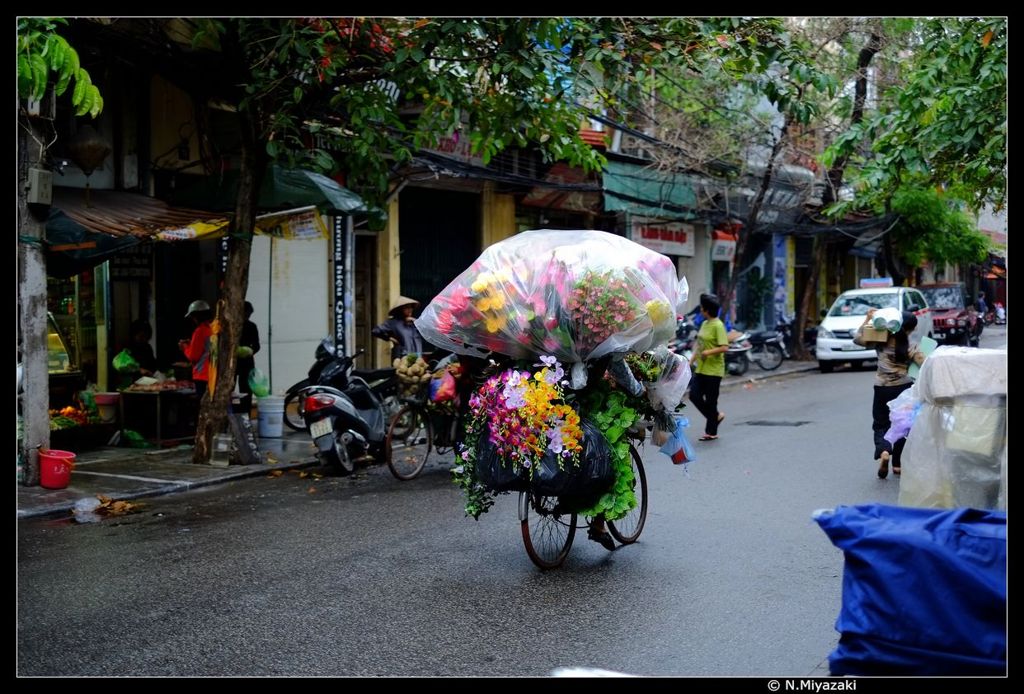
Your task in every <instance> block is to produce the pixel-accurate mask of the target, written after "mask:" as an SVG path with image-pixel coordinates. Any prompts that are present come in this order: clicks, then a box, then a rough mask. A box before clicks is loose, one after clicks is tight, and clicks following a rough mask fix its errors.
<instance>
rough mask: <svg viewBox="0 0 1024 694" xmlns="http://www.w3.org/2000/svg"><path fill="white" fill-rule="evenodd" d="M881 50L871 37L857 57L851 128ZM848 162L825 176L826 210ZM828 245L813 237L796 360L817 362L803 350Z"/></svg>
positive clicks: (842, 160)
mask: <svg viewBox="0 0 1024 694" xmlns="http://www.w3.org/2000/svg"><path fill="white" fill-rule="evenodd" d="M881 48H882V42H881V38H880V37H879V36H878V35H877V34H871V36H870V37H869V38H868V42H867V45H865V46H864V48H862V49H861V50H860V53H859V54H858V55H857V81H856V83H855V84H854V92H853V111H851V112H850V125H851V126H854V125H857V124H858V123H860V122H861V121H862V120H864V102H865V100H866V99H867V93H868V73H867V68H868V65H869V64H870V63H871V59H872V58H874V57H875V54H876V53H878V51H880V50H881ZM848 161H849V156H847V155H843V156H841V157H839V158H838V159H836V161H835V162H833V164H832V168H830V169H829V170H828V173H827V174H826V175H825V178H826V180H827V182H828V185H826V186H825V192H824V193H823V194H822V196H821V197H822V200H821V203H822V204H821V206H822V207H823V208H825V207H828V206H829V205H830V204H832V203H833V202H835V201H836V200H837V199H838V194H839V187H840V186H842V184H843V174H844V173H845V171H846V164H847V162H848ZM886 238H888V237H886ZM827 245H828V239H827V238H825V237H823V236H822V235H818V236H815V237H814V249H813V253H812V256H811V258H812V260H811V267H810V277H809V278H808V281H807V286H806V287H804V296H803V299H802V300H801V301H800V307H799V308H798V309H797V313H796V318H795V319H794V323H795V325H794V327H793V356H794V357H796V358H797V359H805V360H812V359H814V357H813V356H812V355H811V354H810V353H809V352H808V351H807V350H806V349H805V348H804V329H805V328H806V326H807V323H808V322H809V319H810V315H809V314H810V310H811V302H812V301H813V299H814V295H815V293H816V292H817V290H818V277H819V276H820V275H821V266H822V264H823V263H824V262H825V259H826V258H827V257H828V253H827V250H828V249H827Z"/></svg>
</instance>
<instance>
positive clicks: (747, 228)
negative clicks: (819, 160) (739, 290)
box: [721, 115, 790, 315]
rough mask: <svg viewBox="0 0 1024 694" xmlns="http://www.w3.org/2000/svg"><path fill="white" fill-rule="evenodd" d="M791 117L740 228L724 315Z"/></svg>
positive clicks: (731, 299)
mask: <svg viewBox="0 0 1024 694" xmlns="http://www.w3.org/2000/svg"><path fill="white" fill-rule="evenodd" d="M789 126H790V117H789V116H788V115H787V116H786V118H785V120H783V122H782V130H781V131H780V132H779V137H778V139H777V140H775V144H774V145H772V153H771V154H770V155H769V157H768V163H767V165H766V166H765V169H764V175H763V176H761V187H760V188H759V189H758V191H757V196H756V197H755V198H754V202H753V204H751V206H750V211H749V212H748V213H747V221H746V222H744V223H743V226H742V227H740V232H739V235H738V237H737V239H736V262H735V263H733V265H732V267H731V268H730V270H729V289H728V290H727V291H726V293H725V296H724V297H721V299H722V315H725V313H726V312H727V311H728V310H729V307H730V306H731V305H732V302H733V299H734V298H735V295H736V284H737V283H738V282H739V278H740V273H739V271H740V270H741V269H742V268H743V267H745V265H743V263H745V262H746V258H744V252H745V251H746V249H747V244H748V242H749V241H750V237H751V235H753V233H754V232H755V231H756V230H757V217H758V215H760V214H761V206H762V205H763V204H764V198H765V195H767V193H768V188H769V187H770V186H771V183H772V176H773V175H774V173H775V160H776V159H777V158H778V156H779V152H780V151H782V145H783V144H784V143H785V141H786V133H787V132H788V131H789Z"/></svg>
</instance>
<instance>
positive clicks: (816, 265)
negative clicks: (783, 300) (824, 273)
mask: <svg viewBox="0 0 1024 694" xmlns="http://www.w3.org/2000/svg"><path fill="white" fill-rule="evenodd" d="M827 251H828V242H827V241H826V239H825V238H824V237H823V235H822V234H818V235H817V236H815V237H814V247H813V252H812V254H811V275H810V277H808V278H807V285H806V286H805V287H804V295H803V297H802V298H801V299H800V309H799V310H798V311H797V313H796V320H795V321H794V323H795V324H794V326H793V358H794V359H798V360H800V361H814V359H815V356H814V355H813V354H811V353H810V352H809V351H808V350H807V348H806V347H804V330H806V329H807V322H808V321H807V319H808V315H809V314H810V311H811V302H812V301H814V295H815V294H816V293H817V291H818V277H819V276H820V275H821V272H820V268H821V266H822V265H824V263H825V258H826V257H827Z"/></svg>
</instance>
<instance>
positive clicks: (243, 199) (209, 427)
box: [192, 112, 268, 463]
mask: <svg viewBox="0 0 1024 694" xmlns="http://www.w3.org/2000/svg"><path fill="white" fill-rule="evenodd" d="M239 125H240V126H241V132H242V160H241V164H240V166H239V173H238V197H237V199H236V200H235V218H234V220H233V222H232V224H231V232H230V233H231V235H230V237H229V239H228V260H227V272H226V273H225V276H224V286H223V287H222V289H221V296H220V298H219V299H218V301H217V307H216V310H217V314H216V320H215V321H214V323H215V333H216V338H217V352H216V355H215V356H213V357H212V358H214V359H215V360H216V361H215V363H216V366H217V370H216V374H217V380H216V383H215V384H214V386H213V388H211V389H210V390H209V391H207V395H206V397H204V398H203V402H202V405H201V409H200V411H199V423H198V427H197V430H196V442H195V450H194V451H193V454H192V462H193V463H209V461H210V454H211V450H212V447H211V444H212V441H213V436H214V434H217V433H218V432H221V431H223V430H224V425H225V422H226V421H227V414H228V411H229V410H230V408H231V393H232V391H233V390H234V388H235V366H236V355H235V350H236V349H237V348H238V341H239V338H240V337H241V335H242V324H243V323H244V322H245V318H244V315H245V314H244V312H243V310H242V309H243V304H244V303H245V294H246V291H247V290H248V288H249V256H250V252H251V250H252V235H253V229H254V226H255V222H256V209H257V204H258V198H259V190H260V185H261V184H262V182H263V176H264V175H265V173H266V170H267V163H268V162H267V157H266V154H265V150H264V149H263V144H262V143H261V142H258V141H257V138H256V134H255V133H256V128H255V125H254V124H253V122H252V120H251V118H250V117H249V116H248V114H246V113H244V112H242V113H239Z"/></svg>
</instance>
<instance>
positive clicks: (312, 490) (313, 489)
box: [306, 487, 316, 494]
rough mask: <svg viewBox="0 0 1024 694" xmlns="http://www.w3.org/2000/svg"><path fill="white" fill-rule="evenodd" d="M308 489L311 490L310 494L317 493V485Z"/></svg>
mask: <svg viewBox="0 0 1024 694" xmlns="http://www.w3.org/2000/svg"><path fill="white" fill-rule="evenodd" d="M306 491H307V492H309V493H310V494H316V487H310V488H309V489H307V490H306Z"/></svg>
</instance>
